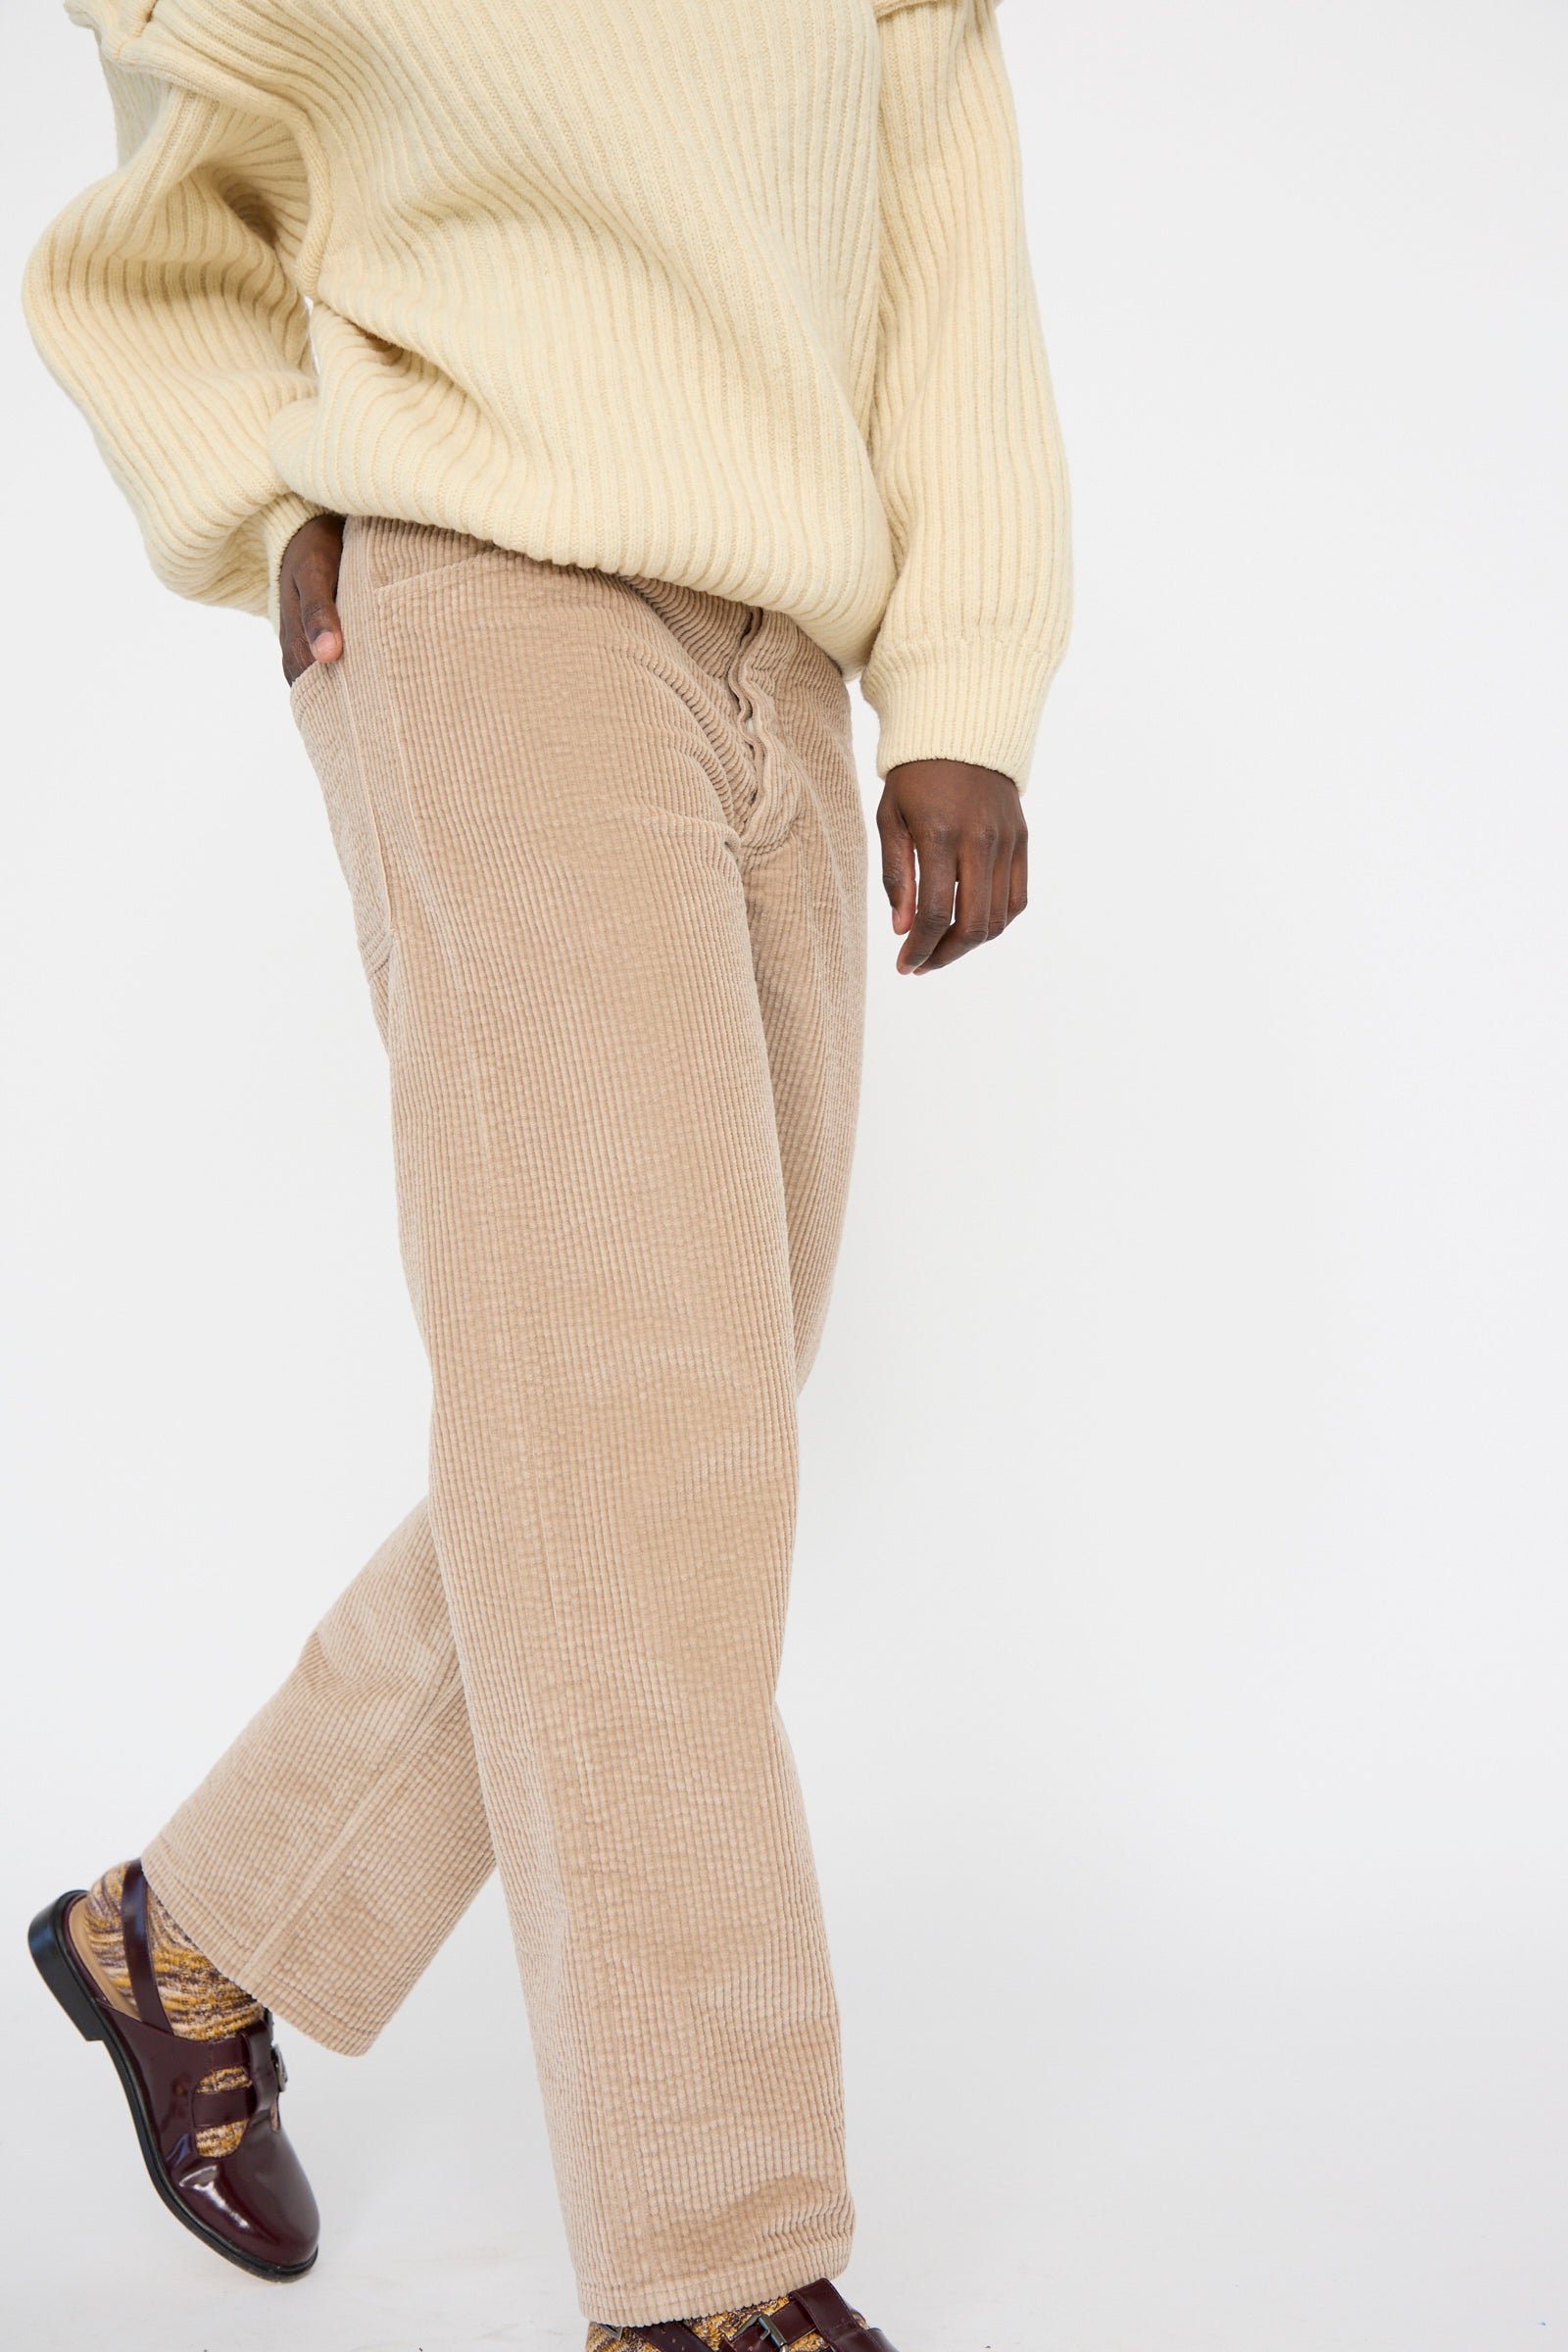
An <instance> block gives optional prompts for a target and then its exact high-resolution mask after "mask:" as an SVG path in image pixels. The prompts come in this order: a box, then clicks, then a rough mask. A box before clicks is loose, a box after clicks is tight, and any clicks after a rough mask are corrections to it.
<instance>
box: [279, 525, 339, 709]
mask: <svg viewBox="0 0 1568 2352" xmlns="http://www.w3.org/2000/svg"><path fill="white" fill-rule="evenodd" d="M342 561H343V517H342V515H312V517H311V519H310V521H309V522H302V523H301V524H300V527H299V529H298V530H297V531H296V532H295V534H294V536H293V538H292V539H291V540H290V541H289V543H288V545H287V547H285V548H284V550H283V561H282V564H280V565H279V567H278V574H277V587H278V619H277V636H278V643H279V644H280V645H281V647H282V649H283V675H284V677H285V678H286V679H287V681H288V683H289V685H290V686H292V685H293V683H294V681H295V679H296V678H298V677H301V676H302V675H303V674H304V672H305V671H306V670H308V669H309V668H310V666H311V664H312V662H336V661H337V660H338V658H339V656H340V655H341V654H342V651H343V623H342V621H341V620H340V619H339V617H338V610H337V575H338V566H339V565H340V564H341V563H342Z"/></svg>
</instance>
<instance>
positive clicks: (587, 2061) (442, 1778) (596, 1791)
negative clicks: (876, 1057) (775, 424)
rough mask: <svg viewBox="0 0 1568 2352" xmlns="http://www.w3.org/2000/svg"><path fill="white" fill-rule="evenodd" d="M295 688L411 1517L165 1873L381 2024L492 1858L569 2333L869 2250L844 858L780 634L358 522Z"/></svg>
mask: <svg viewBox="0 0 1568 2352" xmlns="http://www.w3.org/2000/svg"><path fill="white" fill-rule="evenodd" d="M342 602H343V613H344V627H345V635H346V641H347V651H346V653H345V654H344V657H343V659H342V661H341V662H338V663H334V664H333V665H332V666H331V667H317V668H312V669H309V670H307V671H306V672H305V674H304V676H303V677H302V678H301V679H300V681H299V682H298V684H297V685H296V687H295V689H294V705H295V711H296V714H297V716H298V719H299V722H300V726H301V728H302V731H303V733H304V736H305V739H306V742H307V744H308V746H309V748H310V751H311V754H312V756H313V759H314V760H315V761H316V764H317V768H318V771H319V775H320V777H321V781H322V786H323V789H324V792H325V797H326V802H327V807H328V811H329V814H330V817H331V820H332V825H333V830H334V834H335V836H336V840H337V844H338V849H339V853H340V856H341V858H342V862H343V866H344V870H345V873H346V874H347V876H348V878H349V882H350V885H351V889H352V892H353V896H354V902H355V913H356V921H357V928H358V933H359V940H360V946H361V952H362V955H363V956H364V960H365V965H366V970H367V973H368V977H369V981H370V985H371V991H372V997H373V1001H374V1004H375V1007H376V1011H377V1014H378V1017H379V1019H380V1022H381V1026H382V1030H383V1034H384V1036H385V1038H386V1041H387V1045H388V1050H389V1054H390V1059H391V1074H392V1109H393V1142H394V1151H395V1155H396V1163H397V1175H398V1196H399V1217H400V1226H401V1231H402V1237H403V1247H404V1255H405V1262H406V1264H407V1267H408V1272H409V1277H410V1282H411V1285H412V1288H413V1292H414V1298H415V1304H416V1307H417V1313H418V1316H419V1321H420V1325H421V1329H422V1332H423V1336H424V1340H425V1344H426V1347H427V1348H428V1352H429V1357H430V1366H431V1377H432V1390H433V1412H434V1418H433V1428H432V1443H431V1460H430V1475H431V1485H430V1495H429V1501H428V1505H427V1506H421V1507H420V1509H418V1510H417V1511H416V1512H415V1513H414V1515H413V1516H412V1517H411V1518H410V1519H409V1520H408V1521H407V1522H406V1524H405V1525H404V1526H403V1527H401V1528H400V1529H398V1530H397V1531H396V1532H395V1533H394V1534H393V1535H392V1536H391V1537H390V1538H389V1539H388V1541H387V1543H386V1544H384V1545H383V1546H382V1548H381V1550H380V1551H379V1552H378V1553H377V1555H376V1556H375V1558H374V1559H372V1560H371V1562H370V1563H369V1565H368V1567H367V1568H366V1569H365V1571H364V1572H363V1574H362V1575H361V1576H360V1578H359V1579H358V1580H357V1581H356V1582H355V1583H354V1584H353V1585H352V1586H351V1587H350V1589H349V1591H348V1592H347V1593H346V1594H345V1595H344V1597H343V1598H342V1599H341V1600H340V1601H339V1602H338V1604H337V1606H336V1607H335V1608H334V1609H333V1610H332V1611H331V1613H330V1614H329V1615H328V1617H327V1618H326V1619H325V1621H324V1622H323V1624H322V1625H321V1627H320V1628H319V1632H318V1633H317V1635H316V1636H315V1637H314V1639H313V1640H312V1642H310V1644H309V1646H308V1647H307V1649H306V1651H305V1653H304V1656H303V1657H302V1659H301V1661H300V1664H299V1666H298V1668H297V1670H296V1671H295V1673H294V1674H293V1675H292V1676H291V1677H290V1678H289V1680H288V1681H287V1682H286V1683H285V1684H284V1686H283V1688H282V1689H281V1690H280V1691H279V1692H278V1693H277V1695H276V1696H275V1697H274V1698H273V1699H272V1700H271V1701H270V1703H269V1705H268V1706H267V1707H266V1708H264V1709H263V1711H262V1713H261V1714H260V1715H259V1716H258V1717H257V1718H256V1720H255V1722H254V1723H253V1724H252V1725H251V1726H250V1728H249V1729H248V1730H247V1731H246V1732H244V1733H243V1734H242V1735H241V1737H240V1739H239V1740H238V1741H237V1742H236V1744H235V1745H234V1747H233V1748H232V1749H231V1751H230V1752H229V1754H228V1755H227V1756H226V1757H225V1758H224V1759H223V1760H222V1761H221V1763H220V1764H219V1765H218V1767H217V1769H216V1770H215V1771H214V1772H213V1774H212V1775H211V1776H210V1778H209V1779H208V1780H207V1782H206V1783H204V1785H203V1786H202V1787H201V1788H200V1789H198V1790H197V1791H196V1793H195V1794H194V1795H193V1796H192V1797H191V1798H190V1799H189V1800H188V1802H187V1803H186V1804H185V1805H183V1806H182V1807H181V1809H180V1811H179V1812H178V1813H177V1814H176V1815H175V1817H174V1819H173V1821H172V1823H170V1824H169V1826H168V1827H167V1829H166V1830H165V1831H164V1833H163V1834H162V1836H161V1837H159V1838H156V1839H154V1840H153V1841H152V1842H151V1843H150V1844H149V1845H148V1847H147V1848H146V1855H145V1859H146V1867H147V1871H148V1875H149V1878H150V1879H151V1881H152V1883H153V1884H154V1885H155V1886H156V1887H157V1888H158V1891H159V1893H160V1894H161V1895H162V1896H163V1898H164V1900H165V1901H166V1902H167V1903H168V1904H169V1906H170V1908H171V1909H172V1911H173V1913H174V1914H175V1916H176V1917H177V1918H178V1919H179V1921H180V1923H181V1925H182V1926H183V1927H184V1929H185V1930H186V1932H187V1934H188V1935H190V1936H193V1937H194V1938H195V1939H196V1941H197V1943H198V1944H199V1945H200V1948H201V1949H202V1950H203V1951H204V1952H205V1953H207V1954H208V1955H209V1956H210V1957H211V1958H212V1959H213V1960H214V1961H215V1963H216V1964H217V1965H218V1966H219V1967H220V1968H221V1969H222V1970H223V1971H224V1972H225V1973H226V1974H228V1975H229V1976H232V1977H233V1978H234V1979H235V1981H236V1982H237V1983H239V1984H242V1985H246V1986H247V1987H248V1988H249V1989H250V1990H251V1991H252V1992H253V1993H254V1994H255V1995H256V1997H257V1998H258V1999H261V2000H265V2001H266V2002H267V2004H268V2005H269V2007H270V2008H273V2009H275V2010H276V2011H277V2012H278V2013H279V2014H280V2015H281V2016H282V2017H283V2018H284V2019H286V2020H287V2021H288V2022H289V2023H291V2024H294V2025H297V2026H299V2027H301V2028H302V2029H303V2030H304V2031H305V2032H307V2033H309V2034H314V2035H316V2036H317V2037H319V2039H322V2040H324V2041H327V2042H328V2043H330V2044H331V2045H332V2046H333V2047H334V2048H337V2049H341V2050H361V2049H364V2048H365V2047H366V2046H367V2045H368V2043H369V2042H370V2040H371V2039H372V2038H373V2037H374V2035H375V2034H376V2033H377V2032H378V2031H379V2030H380V2028H381V2027H382V2026H383V2025H384V2024H385V2023H386V2021H387V2019H388V2018H389V2017H390V2016H391V2014H392V2012H393V2011H394V2010H395V2008H396V2007H397V2005H398V2003H399V2001H400V2000H401V1999H402V1998H403V1996H404V1994H405V1993H406V1992H407V1991H408V1989H409V1987H410V1985H412V1984H413V1983H414V1982H415V1980H416V1979H417V1976H418V1974H419V1971H420V1970H421V1969H422V1968H423V1967H424V1965H425V1963H426V1962H427V1961H428V1960H429V1958H430V1957H431V1955H432V1954H433V1952H434V1951H435V1950H436V1948H437V1947H438V1946H439V1944H440V1943H441V1941H442V1939H443V1938H444V1936H446V1935H447V1934H448V1933H449V1931H450V1930H451V1928H452V1926H453V1925H454V1923H455V1922H456V1920H457V1919H458V1918H459V1916H460V1915H461V1913H462V1912H463V1910H464V1908H465V1906H466V1904H467V1903H468V1902H469V1900H470V1899H471V1898H472V1896H473V1894H474V1892H475V1890H476V1888H477V1887H478V1886H479V1885H480V1884H481V1883H482V1881H483V1880H484V1878H485V1877H486V1876H487V1874H488V1872H489V1870H490V1868H491V1864H492V1858H494V1859H495V1860H497V1861H499V1864H500V1868H501V1875H502V1880H503V1884H504V1887H505V1890H506V1895H507V1901H508V1906H509V1910H510V1914H511V1918H512V1923H513V1929H514V1933H515V1940H516V1948H517V1956H518V1962H519V1966H520V1970H521V1975H522V1982H523V1987H524V1991H525V1993H526V1996H527V2001H528V2007H529V2013H530V2018H531V2023H532V2028H533V2038H534V2048H535V2053H536V2056H537V2060H538V2066H539V2074H540V2081H541V2084H542V2087H543V2093H544V2103H545V2111H546V2116H547V2119H548V2123H549V2128H550V2133H551V2142H552V2147H553V2151H554V2155H555V2161H556V2166H557V2173H558V2178H559V2180H560V2184H561V2191H562V2198H563V2203H564V2211H565V2217H566V2225H567V2232H568V2237H569V2241H570V2245H571V2250H572V2254H573V2257H574V2260H575V2263H576V2267H577V2272H578V2278H579V2284H580V2292H581V2297H582V2307H583V2311H584V2314H585V2316H586V2317H588V2318H591V2319H593V2320H596V2321H600V2322H606V2323H609V2324H611V2325H612V2326H621V2325H625V2324H627V2323H635V2322H638V2321H653V2320H659V2319H668V2318H672V2317H674V2316H676V2315H677V2314H680V2313H685V2312H709V2313H711V2312H723V2311H733V2310H736V2309H738V2308H740V2307H742V2306H743V2305H746V2304H750V2303H756V2302H760V2301H762V2300H765V2299H768V2298H772V2297H776V2296H779V2295H782V2294H784V2293H786V2292H787V2291H788V2290H789V2289H790V2288H791V2287H792V2286H795V2285H798V2284H799V2283H800V2282H801V2281H802V2280H803V2279H809V2278H818V2277H823V2276H832V2275H834V2274H836V2273H837V2272H838V2271H840V2270H841V2269H842V2268H843V2266H844V2264H845V2262H846V2261H847V2259H848V2253H849V2235H850V2227H851V2218H852V2217H851V2207H850V2200H849V2195H848V2191H847V2189H846V2186H845V2178H844V2168H843V2149H842V2128H843V2127H842V2102H841V2094H840V2085H839V2060H838V2029H837V2013H836V2009H835V2004H834V1997H833V1988H832V1984H831V1980H830V1976H829V1971H828V1963H827V1954H826V1949H825V1944H824V1938H823V1930H822V1921H821V1916H820V1910H819V1905H818V1899H817V1892H816V1886H815V1880H814V1875H813V1871H812V1866H811V1859H810V1852H809V1840H808V1836H807V1831H806V1826H805V1822H804V1819H803V1816H802V1809H801V1802H800V1792H799V1788H798V1785H797V1781H796V1776H795V1770H794V1765H793V1762H792V1759H791V1756H790V1750H789V1745H788V1742H787V1740H786V1738H785V1734H784V1731H783V1727H782V1725H781V1723H780V1721H779V1719H778V1716H777V1714H776V1713H775V1710H774V1704H773V1692H774V1685H775V1680H776V1676H777V1671H778V1662H779V1645H780V1639H781V1635H782V1629H783V1620H784V1605H785V1597H786V1591H787V1585H788V1577H789V1563H790V1552H791V1544H792V1537H793V1523H794V1511H795V1492H796V1425H795V1395H796V1388H797V1384H798V1382H799V1380H800V1379H801V1378H802V1377H803V1375H804V1372H805V1369H806V1367H807V1365H808V1364H809V1360H810V1357H811V1354H812V1351H813V1350H814V1348H815V1346H816V1341H817V1336H818V1332H819V1330H820V1326H821V1322H822V1317H823V1313H824V1311H825V1307H826V1302H827V1294H828V1285H829V1280H830V1274H831V1269H832V1264H833V1258H834V1254H835V1251H836V1249H837V1245H838V1238H839V1230H840V1225H841V1222H842V1218H843V1212H844V1201H845V1193H846V1187H847V1181H848V1174H849V1163H850V1152H851V1146H852V1140H853V1128H854V1120H855V1107H856V1099H857V1092H858V1072H859V1042H860V1024H861V1007H862V999H863V987H864V922H865V904H864V902H865V840H864V828H863V823H862V819H861V814H860V806H859V799H858V790H857V785H856V778H855V772H854V761H853V757H852V746H851V738H850V714H849V698H848V694H847V692H846V689H845V685H844V681H843V679H842V678H841V676H840V675H839V673H838V671H837V669H836V668H835V667H834V664H833V663H832V662H831V661H830V660H829V659H828V657H827V656H826V654H825V653H823V651H822V650H821V649H820V648H819V647H818V646H816V645H815V644H814V643H813V642H812V641H811V640H810V639H809V637H808V636H807V635H806V634H805V633H804V631H803V630H802V629H801V628H800V627H799V625H798V624H797V623H796V622H795V621H793V620H791V619H789V618H787V617H786V616H784V615H782V614H778V613H762V612H761V611H760V609H756V608H748V607H745V606H740V605H736V604H734V603H732V602H725V601H722V600H720V599H717V598H714V597H711V596H708V595H705V594H703V593H702V592H700V591H696V590H693V589H690V588H687V587H683V586H670V585H667V584H664V583H662V582H658V581H655V580H651V579H642V580H626V579H619V578H615V577H613V576H612V575H609V574H607V573H604V572H600V571H595V570H588V569H577V570H568V569H557V568H555V567H553V566H551V565H549V564H540V563H538V562H537V561H535V560H533V559H530V558H527V557H523V556H518V555H513V554H505V553H502V552H501V551H499V550H498V549H496V548H495V547H493V546H485V545H483V544H481V543H480V542H478V541H476V540H474V539H472V538H460V537H458V536H456V535H455V534H451V533H447V532H442V531H432V530H429V529H425V528H419V527H415V526H410V525H407V524H403V523H395V522H394V523H388V522H365V523H358V522H356V523H351V524H350V525H349V528H348V532H347V535H346V541H345V550H344V564H343V581H342Z"/></svg>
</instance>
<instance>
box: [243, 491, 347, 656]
mask: <svg viewBox="0 0 1568 2352" xmlns="http://www.w3.org/2000/svg"><path fill="white" fill-rule="evenodd" d="M330 512H331V509H330V508H328V507H319V506H318V505H317V504H316V503H315V501H314V500H313V499H309V498H301V497H299V496H298V495H297V493H296V492H294V491H293V490H285V491H284V492H283V493H282V494H281V496H279V497H277V498H274V499H273V501H272V503H271V505H270V506H269V507H264V508H263V510H262V513H261V515H260V516H259V517H258V521H259V524H260V528H261V537H262V550H263V553H264V555H265V556H266V559H267V617H268V620H269V622H270V624H271V626H272V628H273V629H274V630H275V629H276V627H277V625H278V593H277V574H278V567H279V565H280V564H281V563H282V561H283V550H284V549H285V548H286V547H287V545H288V543H289V541H290V540H291V539H292V538H293V536H294V534H295V532H296V531H297V530H298V529H299V527H300V525H301V523H302V522H309V521H310V519H311V517H312V515H326V514H330Z"/></svg>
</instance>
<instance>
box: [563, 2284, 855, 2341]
mask: <svg viewBox="0 0 1568 2352" xmlns="http://www.w3.org/2000/svg"><path fill="white" fill-rule="evenodd" d="M788 2301H789V2297H788V2295H774V2296H773V2297H772V2298H771V2300H770V2301H769V2302H766V2303H743V2304H742V2305H741V2306H740V2309H739V2310H738V2311H714V2312H710V2314H709V2315H708V2317H707V2318H706V2319H703V2320H687V2321H686V2322H685V2323H684V2324H685V2326H686V2327H689V2328H690V2329H691V2331H692V2333H693V2334H694V2335H700V2336H701V2337H702V2339H703V2341H704V2343H705V2344H706V2345H707V2346H708V2352H725V2348H726V2346H727V2344H728V2342H729V2339H730V2337H731V2336H732V2335H734V2334H736V2333H737V2331H738V2330H739V2329H740V2328H742V2327H745V2325H746V2323H747V2321H748V2320H755V2319H756V2317H757V2315H758V2313H759V2312H760V2311H761V2312H767V2311H782V2310H783V2308H784V2306H785V2304H786V2303H787V2302H788ZM642 2341H643V2339H642V2337H641V2336H640V2335H639V2334H638V2332H637V2330H636V2328H635V2327H604V2326H603V2325H602V2324H601V2323H600V2322H599V2321H598V2320H594V2321H591V2322H590V2323H589V2327H588V2343H587V2348H586V2352H639V2346H640V2345H641V2344H642ZM790 2352H826V2345H825V2342H824V2339H823V2338H822V2337H821V2336H819V2335H816V2334H811V2335H803V2336H800V2337H798V2338H797V2339H796V2341H795V2342H794V2343H793V2344H792V2345H791V2346H790Z"/></svg>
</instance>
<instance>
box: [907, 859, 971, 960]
mask: <svg viewBox="0 0 1568 2352" xmlns="http://www.w3.org/2000/svg"><path fill="white" fill-rule="evenodd" d="M915 850H916V853H917V855H918V858H919V861H920V872H919V880H918V882H917V884H916V887H915V898H914V920H913V921H912V922H911V923H910V925H909V935H908V937H907V939H906V941H905V943H904V945H903V947H902V948H901V949H900V950H899V957H898V968H899V970H900V971H901V972H918V971H922V970H924V968H925V965H926V963H927V962H928V961H929V959H930V956H931V955H932V953H933V951H934V949H935V948H936V945H937V942H938V941H939V940H940V939H942V938H944V937H945V936H946V934H947V932H948V930H949V929H950V927H951V925H952V922H953V894H954V892H955V891H956V888H957V883H958V851H957V843H956V840H955V839H954V838H953V837H951V836H950V835H948V834H928V835H927V837H926V838H925V840H923V841H919V842H916V844H915Z"/></svg>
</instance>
